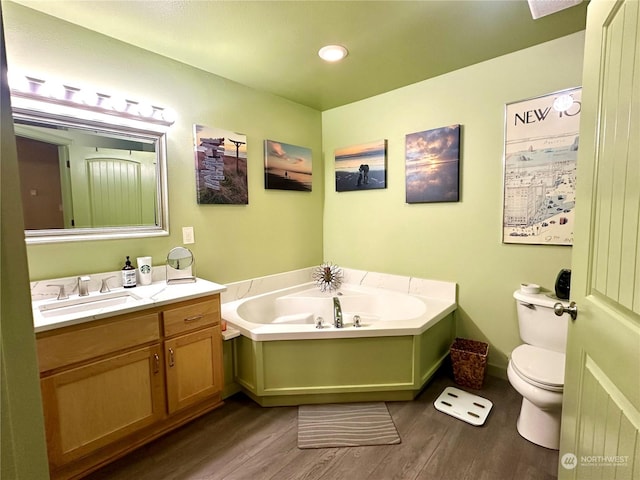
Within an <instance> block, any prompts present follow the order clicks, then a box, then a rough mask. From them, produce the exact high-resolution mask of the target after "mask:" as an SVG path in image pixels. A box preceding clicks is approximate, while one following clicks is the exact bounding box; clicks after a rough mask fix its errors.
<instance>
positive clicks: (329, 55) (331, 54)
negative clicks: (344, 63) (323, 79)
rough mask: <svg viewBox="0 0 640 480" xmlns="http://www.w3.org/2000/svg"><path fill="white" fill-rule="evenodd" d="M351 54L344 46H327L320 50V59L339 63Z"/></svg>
mask: <svg viewBox="0 0 640 480" xmlns="http://www.w3.org/2000/svg"><path fill="white" fill-rule="evenodd" d="M348 54H349V51H348V50H347V49H346V48H344V47H343V46H342V45H327V46H325V47H322V48H321V49H320V50H318V55H320V58H321V59H323V60H325V61H327V62H337V61H339V60H342V59H343V58H344V57H346V56H347V55H348Z"/></svg>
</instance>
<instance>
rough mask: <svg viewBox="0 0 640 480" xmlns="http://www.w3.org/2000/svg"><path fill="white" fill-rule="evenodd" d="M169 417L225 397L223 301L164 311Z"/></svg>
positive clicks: (217, 298) (204, 302) (212, 301)
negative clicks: (222, 329) (216, 397)
mask: <svg viewBox="0 0 640 480" xmlns="http://www.w3.org/2000/svg"><path fill="white" fill-rule="evenodd" d="M162 320H163V331H164V337H165V341H164V356H165V357H164V358H165V371H166V373H167V407H168V411H169V414H171V413H174V412H176V411H178V410H181V409H183V408H187V407H189V406H190V405H193V404H195V403H198V402H200V401H201V400H202V399H205V398H207V397H211V396H219V397H220V398H221V396H222V388H223V387H224V380H223V362H222V332H221V330H220V298H219V297H216V298H215V299H210V300H206V301H201V302H197V303H187V304H184V305H180V306H177V307H176V308H172V309H168V310H165V311H163V312H162Z"/></svg>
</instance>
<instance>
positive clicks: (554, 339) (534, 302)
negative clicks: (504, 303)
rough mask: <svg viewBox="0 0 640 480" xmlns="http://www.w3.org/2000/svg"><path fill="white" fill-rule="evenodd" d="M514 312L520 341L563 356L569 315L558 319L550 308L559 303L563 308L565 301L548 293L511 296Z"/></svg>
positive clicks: (518, 291)
mask: <svg viewBox="0 0 640 480" xmlns="http://www.w3.org/2000/svg"><path fill="white" fill-rule="evenodd" d="M513 297H514V298H515V299H516V306H517V311H518V325H519V327H520V338H521V339H522V341H523V342H525V343H527V344H529V345H534V346H536V347H541V348H547V349H549V350H553V351H555V352H561V353H565V351H566V349H567V331H568V328H569V318H570V317H569V314H567V313H565V314H563V315H562V316H561V317H558V316H557V315H556V314H555V313H554V311H553V306H554V305H555V304H556V303H558V302H560V303H562V304H563V305H564V306H565V307H568V306H569V302H567V301H564V300H559V299H558V298H557V297H555V296H554V295H553V294H552V293H551V292H544V291H543V292H540V293H524V292H522V291H520V290H516V291H515V292H514V293H513Z"/></svg>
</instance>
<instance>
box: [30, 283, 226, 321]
mask: <svg viewBox="0 0 640 480" xmlns="http://www.w3.org/2000/svg"><path fill="white" fill-rule="evenodd" d="M226 289H227V287H226V286H225V285H220V284H217V283H214V282H209V281H208V280H203V279H201V278H198V279H196V281H195V282H191V283H180V284H171V285H167V283H166V282H165V281H160V282H154V283H152V284H151V285H146V286H138V287H134V288H126V289H125V288H122V287H120V288H112V289H111V292H123V293H124V292H126V293H131V294H133V295H135V296H136V297H138V299H137V300H135V301H131V302H127V303H124V304H121V305H113V306H109V307H105V308H101V309H94V310H91V311H88V312H87V311H84V312H74V313H70V314H67V315H55V316H51V317H48V318H47V317H45V316H43V315H42V312H41V307H43V306H44V307H45V308H46V306H49V305H51V306H55V305H56V303H57V302H63V300H57V299H47V300H38V301H35V302H33V303H32V307H33V326H34V330H35V332H36V333H39V332H45V331H47V330H53V329H56V328H61V327H67V326H69V325H77V324H80V323H85V322H90V321H93V320H99V319H103V318H108V317H113V316H115V315H121V314H123V313H130V312H135V311H138V310H144V309H147V308H151V307H157V306H161V305H166V304H169V303H175V302H180V301H183V300H190V299H193V298H199V297H204V296H207V295H212V294H215V293H220V292H223V291H225V290H226ZM101 295H109V294H102V293H99V292H95V291H94V292H90V293H89V296H85V297H78V295H69V300H74V299H79V298H82V299H86V300H90V299H96V300H98V299H100V297H101Z"/></svg>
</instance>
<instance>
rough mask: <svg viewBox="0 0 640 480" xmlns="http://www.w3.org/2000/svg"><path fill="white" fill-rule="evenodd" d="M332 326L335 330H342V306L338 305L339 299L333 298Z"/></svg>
mask: <svg viewBox="0 0 640 480" xmlns="http://www.w3.org/2000/svg"><path fill="white" fill-rule="evenodd" d="M333 326H334V327H336V328H342V326H343V325H342V306H341V305H340V299H339V298H338V297H333Z"/></svg>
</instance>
